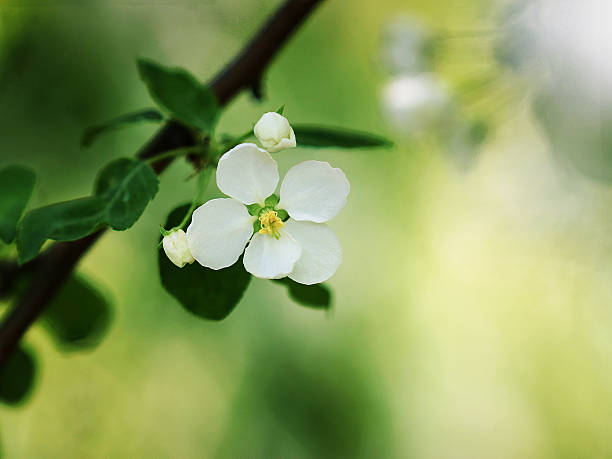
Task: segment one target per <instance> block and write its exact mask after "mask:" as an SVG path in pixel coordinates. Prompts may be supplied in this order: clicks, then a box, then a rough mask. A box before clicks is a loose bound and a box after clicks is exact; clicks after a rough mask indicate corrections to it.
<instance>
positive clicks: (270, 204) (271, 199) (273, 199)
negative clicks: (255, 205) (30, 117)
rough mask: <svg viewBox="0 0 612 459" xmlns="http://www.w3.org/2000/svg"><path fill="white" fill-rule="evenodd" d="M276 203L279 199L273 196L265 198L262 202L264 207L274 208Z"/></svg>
mask: <svg viewBox="0 0 612 459" xmlns="http://www.w3.org/2000/svg"><path fill="white" fill-rule="evenodd" d="M278 201H279V197H278V196H276V195H275V194H273V195H271V196H268V197H267V198H266V200H265V201H264V204H265V206H266V207H275V206H276V204H278Z"/></svg>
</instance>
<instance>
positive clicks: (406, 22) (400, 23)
mask: <svg viewBox="0 0 612 459" xmlns="http://www.w3.org/2000/svg"><path fill="white" fill-rule="evenodd" d="M432 44H433V37H432V34H431V33H430V32H429V30H428V29H427V28H426V27H425V26H424V25H423V24H421V23H420V22H418V21H417V20H415V19H413V18H411V17H400V18H396V19H394V20H393V21H391V22H389V23H388V24H387V26H386V27H385V29H384V30H383V39H382V50H381V54H382V60H383V63H384V65H385V67H386V68H387V69H388V70H389V72H391V73H393V74H407V73H419V72H423V71H425V70H427V69H428V68H429V66H430V61H431V53H432V49H433V48H432Z"/></svg>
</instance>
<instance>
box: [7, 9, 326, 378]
mask: <svg viewBox="0 0 612 459" xmlns="http://www.w3.org/2000/svg"><path fill="white" fill-rule="evenodd" d="M321 1H322V0H287V1H286V2H285V3H284V4H283V5H282V6H281V7H280V8H279V9H278V10H277V11H276V13H274V15H273V16H272V17H270V19H269V20H268V21H267V22H266V23H265V24H264V25H263V26H262V27H261V29H260V30H259V32H258V33H257V34H256V35H255V36H254V37H253V39H252V40H251V41H250V42H249V43H248V44H247V46H246V47H245V48H244V49H243V50H242V51H241V52H240V53H239V54H238V55H237V56H236V58H235V59H234V60H233V61H231V62H230V63H229V64H228V65H227V67H225V69H223V70H222V71H221V72H220V73H219V74H218V75H217V76H216V77H214V78H213V79H212V81H211V82H210V83H209V87H210V88H211V89H212V91H213V92H214V93H215V95H216V96H217V100H218V102H219V105H221V106H224V105H226V104H228V103H229V102H230V101H231V100H232V99H233V98H234V97H235V96H236V95H237V94H238V93H239V92H240V91H242V90H243V89H247V88H251V87H258V86H259V85H260V80H261V78H262V75H263V73H264V71H265V69H266V68H267V67H268V65H269V64H270V61H271V60H272V59H273V58H274V56H275V55H276V54H277V53H278V51H279V50H280V49H281V48H282V46H283V45H284V43H285V42H286V41H287V40H288V39H289V38H290V37H291V35H292V34H293V33H294V32H295V30H296V29H297V28H298V27H299V26H300V25H301V24H302V23H303V22H304V20H305V19H306V17H307V16H308V15H309V14H310V13H311V12H312V10H313V9H314V8H315V7H316V6H317V5H318V4H319V3H321ZM192 145H194V138H193V136H192V135H191V133H190V132H189V130H188V129H187V128H185V127H183V126H182V125H180V124H178V123H176V122H173V121H170V122H168V123H166V124H165V125H164V126H163V127H162V128H160V129H159V130H158V131H157V133H156V134H155V135H154V136H153V137H152V138H151V139H150V140H149V141H148V142H147V143H146V144H145V145H144V147H143V148H142V149H141V150H140V151H139V152H138V155H137V156H138V157H139V158H141V159H147V158H150V157H152V156H155V155H157V154H159V153H161V152H163V151H167V150H172V149H175V148H180V147H188V146H192ZM172 159H173V158H168V159H167V160H164V161H158V162H156V163H155V164H153V168H154V170H155V172H156V173H158V174H159V173H161V172H162V171H163V170H164V169H165V168H166V167H168V165H169V164H170V163H171V162H172ZM103 233H104V230H100V231H98V232H96V233H94V234H91V235H89V236H87V237H85V238H83V239H79V240H77V241H73V242H56V243H54V244H53V245H52V246H51V247H50V248H49V249H48V250H47V251H46V252H45V253H44V254H42V255H41V256H40V257H39V258H38V260H37V263H36V266H35V269H34V270H33V272H32V274H31V276H32V279H31V281H30V284H29V288H28V289H27V290H26V292H25V294H24V295H23V297H22V298H21V300H20V301H19V303H18V304H17V305H16V306H15V307H14V308H13V309H12V310H11V311H10V312H9V313H8V314H7V315H6V317H5V318H4V320H3V322H2V325H0V368H2V366H3V365H4V363H5V362H6V360H7V358H8V357H9V356H10V355H11V353H12V352H13V350H14V349H15V347H16V346H17V345H18V343H19V341H20V339H21V337H22V336H23V335H24V334H25V332H26V331H27V330H28V328H29V327H30V326H31V325H32V324H33V323H34V322H35V321H36V319H37V318H38V317H39V316H40V314H41V313H42V312H43V311H44V310H45V308H46V307H47V305H48V304H49V303H50V301H51V300H52V299H53V297H54V296H55V294H56V293H57V292H58V291H59V289H60V288H61V287H62V285H63V284H64V282H65V281H66V280H67V279H68V278H69V277H70V275H71V273H72V271H73V270H74V268H75V266H76V265H77V264H78V262H79V260H80V259H81V257H83V255H85V253H86V252H87V250H88V249H89V248H90V247H91V246H92V245H93V244H94V243H95V242H96V241H97V240H98V239H99V238H100V236H101V235H102V234H103ZM28 275H30V274H29V273H28Z"/></svg>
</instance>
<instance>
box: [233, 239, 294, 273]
mask: <svg viewBox="0 0 612 459" xmlns="http://www.w3.org/2000/svg"><path fill="white" fill-rule="evenodd" d="M301 253H302V249H301V248H300V246H299V245H298V243H297V242H295V240H294V239H293V238H292V237H291V236H290V235H289V234H287V233H286V232H285V231H284V230H282V229H281V230H280V237H279V238H278V239H275V238H274V237H273V236H270V235H269V234H260V233H255V236H253V239H251V242H250V243H249V246H248V247H247V248H246V251H245V252H244V260H243V261H244V267H245V268H246V270H247V271H248V272H250V273H251V274H252V275H253V276H255V277H261V278H262V279H280V278H281V277H285V276H287V274H289V273H290V272H291V271H293V267H294V266H295V262H296V261H297V260H298V258H300V255H301Z"/></svg>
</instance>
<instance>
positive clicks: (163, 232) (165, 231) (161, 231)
mask: <svg viewBox="0 0 612 459" xmlns="http://www.w3.org/2000/svg"><path fill="white" fill-rule="evenodd" d="M159 232H160V233H161V235H162V236H164V237H166V236H170V235H171V234H172V233H173V232H174V229H171V230H167V229H166V228H164V227H163V226H162V225H159Z"/></svg>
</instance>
